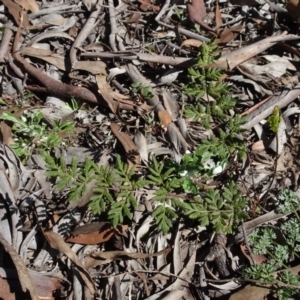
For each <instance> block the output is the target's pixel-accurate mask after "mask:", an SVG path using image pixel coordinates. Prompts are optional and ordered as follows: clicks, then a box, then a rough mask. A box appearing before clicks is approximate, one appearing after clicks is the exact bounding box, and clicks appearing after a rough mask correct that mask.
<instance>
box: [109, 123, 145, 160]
mask: <svg viewBox="0 0 300 300" xmlns="http://www.w3.org/2000/svg"><path fill="white" fill-rule="evenodd" d="M110 128H111V131H112V132H113V134H114V135H115V136H116V137H117V139H118V140H119V141H120V143H121V144H122V145H123V147H124V149H125V151H126V154H127V161H128V164H129V165H132V163H134V164H138V165H139V164H140V163H141V157H140V155H139V151H138V148H137V147H136V145H135V144H134V142H133V141H132V139H131V138H130V136H129V135H128V134H127V133H124V132H120V131H119V130H120V126H119V125H118V124H117V123H111V125H110Z"/></svg>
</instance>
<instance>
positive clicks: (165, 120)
mask: <svg viewBox="0 0 300 300" xmlns="http://www.w3.org/2000/svg"><path fill="white" fill-rule="evenodd" d="M158 118H159V120H160V122H161V123H162V128H163V129H164V130H165V131H167V128H168V125H169V124H170V123H172V117H171V115H170V114H169V112H168V111H167V110H161V111H159V112H158Z"/></svg>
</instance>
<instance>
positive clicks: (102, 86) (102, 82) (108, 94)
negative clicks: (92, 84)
mask: <svg viewBox="0 0 300 300" xmlns="http://www.w3.org/2000/svg"><path fill="white" fill-rule="evenodd" d="M96 82H97V85H98V89H99V93H100V94H101V96H102V97H103V99H104V100H105V101H106V103H107V105H108V107H109V108H110V109H111V111H112V112H113V113H114V114H116V113H117V110H118V105H119V104H118V102H117V101H115V100H114V99H113V96H112V92H113V90H112V88H111V86H110V85H109V84H108V83H107V81H106V76H105V75H96Z"/></svg>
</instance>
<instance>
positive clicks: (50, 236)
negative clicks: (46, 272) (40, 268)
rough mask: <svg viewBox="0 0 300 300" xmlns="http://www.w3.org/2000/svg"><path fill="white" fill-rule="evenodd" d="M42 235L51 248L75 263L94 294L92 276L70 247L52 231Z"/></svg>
mask: <svg viewBox="0 0 300 300" xmlns="http://www.w3.org/2000/svg"><path fill="white" fill-rule="evenodd" d="M44 235H45V238H46V239H47V241H48V242H49V244H50V246H51V247H52V248H54V249H56V250H58V251H59V252H60V253H62V254H64V255H66V256H67V257H68V258H69V259H70V260H71V261H72V262H73V263H74V264H75V265H76V267H77V270H78V273H79V274H80V276H81V278H82V280H83V282H84V283H85V285H86V286H87V288H88V289H89V291H90V292H91V294H95V287H94V283H93V280H92V278H91V277H90V275H89V273H88V272H87V271H86V270H85V268H84V266H83V265H82V263H81V261H80V260H79V258H78V256H77V255H76V254H75V253H74V252H73V251H72V249H71V248H70V247H69V245H68V244H67V243H66V242H65V241H64V240H63V238H62V237H61V236H60V235H59V234H57V233H55V232H53V231H47V232H44Z"/></svg>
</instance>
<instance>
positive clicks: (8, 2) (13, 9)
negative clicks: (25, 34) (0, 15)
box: [2, 0, 29, 29]
mask: <svg viewBox="0 0 300 300" xmlns="http://www.w3.org/2000/svg"><path fill="white" fill-rule="evenodd" d="M2 3H3V4H4V5H5V6H6V7H7V9H8V11H9V13H10V14H11V15H12V16H13V17H14V19H15V21H16V23H17V24H18V26H20V25H21V16H22V27H23V28H25V29H26V28H28V26H29V19H28V15H27V13H26V12H25V11H23V9H22V7H21V6H20V5H19V4H17V3H15V2H13V1H12V0H2Z"/></svg>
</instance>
